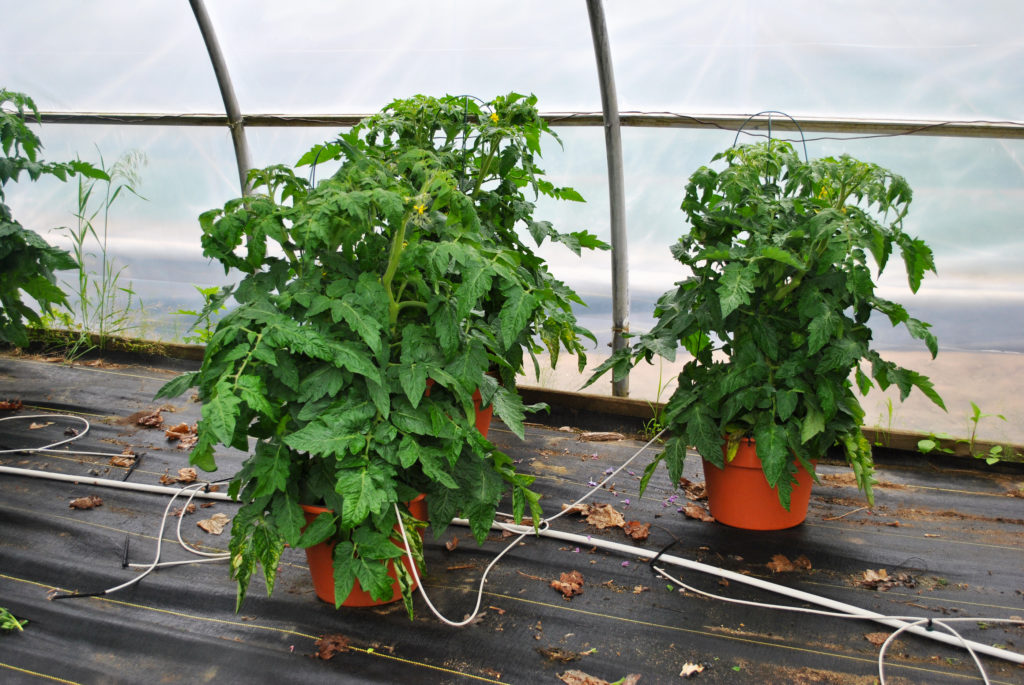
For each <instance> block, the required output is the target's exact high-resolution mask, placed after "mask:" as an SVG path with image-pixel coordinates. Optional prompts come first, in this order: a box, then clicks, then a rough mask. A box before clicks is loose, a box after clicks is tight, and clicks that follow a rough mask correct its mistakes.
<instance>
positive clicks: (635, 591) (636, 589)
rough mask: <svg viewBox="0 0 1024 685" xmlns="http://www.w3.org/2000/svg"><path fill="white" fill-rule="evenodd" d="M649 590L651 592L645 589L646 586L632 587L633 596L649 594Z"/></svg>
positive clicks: (647, 588)
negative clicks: (642, 593)
mask: <svg viewBox="0 0 1024 685" xmlns="http://www.w3.org/2000/svg"><path fill="white" fill-rule="evenodd" d="M650 590H651V588H649V587H647V586H646V585H634V586H633V594H634V595H639V594H640V593H641V592H650Z"/></svg>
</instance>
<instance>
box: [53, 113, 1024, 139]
mask: <svg viewBox="0 0 1024 685" xmlns="http://www.w3.org/2000/svg"><path fill="white" fill-rule="evenodd" d="M39 116H40V118H41V119H42V121H43V123H47V124H102V125H114V126H228V124H229V122H228V118H227V117H226V116H225V115H223V114H174V113H163V114H159V113H128V112H125V113H113V112H40V115H39ZM367 116H369V115H368V114H246V115H244V116H243V117H242V121H243V123H244V125H245V126H260V127H321V126H326V127H335V128H346V127H349V126H354V125H355V124H357V123H358V122H359V121H360V120H361V119H363V118H365V117H367ZM541 117H542V118H543V119H544V120H545V121H547V122H548V123H549V124H551V125H552V126H557V127H563V126H591V127H599V126H603V125H604V122H603V116H602V114H601V112H543V113H541ZM747 119H749V115H745V114H683V113H676V112H620V113H619V121H620V124H621V125H622V126H632V127H640V128H645V127H647V128H692V129H718V130H725V131H735V130H737V129H738V128H739V127H740V125H741V124H743V122H744V121H746V120H747ZM767 124H768V117H767V116H762V117H754V118H753V119H751V121H750V123H748V124H747V125H746V126H745V127H744V130H751V131H757V130H758V128H759V127H764V126H767ZM796 124H799V125H800V127H801V128H803V130H804V131H805V132H806V131H812V132H817V133H836V134H848V135H877V136H901V135H916V136H945V137H950V138H1004V139H1021V138H1024V122H1021V121H981V120H979V121H944V120H928V119H902V120H901V119H864V118H831V117H803V118H801V117H796V120H795V123H794V122H791V121H788V120H785V121H784V120H782V119H780V118H779V117H775V118H774V119H772V129H773V130H778V131H795V130H796Z"/></svg>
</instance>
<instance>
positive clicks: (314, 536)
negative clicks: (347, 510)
mask: <svg viewBox="0 0 1024 685" xmlns="http://www.w3.org/2000/svg"><path fill="white" fill-rule="evenodd" d="M336 530H337V526H336V525H335V516H334V513H333V512H329V511H325V512H321V513H319V514H317V517H316V518H315V519H313V520H312V521H311V522H309V524H307V525H306V527H305V529H304V530H303V531H302V536H301V537H300V538H299V541H298V542H297V543H296V544H295V545H293V546H294V547H299V548H305V547H312V546H313V545H319V544H320V543H321V542H325V541H326V540H327V539H328V538H330V537H331V536H332V535H334V532H335V531H336Z"/></svg>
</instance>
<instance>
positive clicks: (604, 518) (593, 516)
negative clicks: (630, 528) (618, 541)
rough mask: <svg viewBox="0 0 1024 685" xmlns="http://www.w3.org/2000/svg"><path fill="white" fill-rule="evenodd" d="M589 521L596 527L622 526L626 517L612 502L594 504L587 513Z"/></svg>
mask: <svg viewBox="0 0 1024 685" xmlns="http://www.w3.org/2000/svg"><path fill="white" fill-rule="evenodd" d="M586 517H587V523H589V524H590V525H592V526H594V527H596V528H601V529H604V528H621V527H622V526H624V525H625V524H626V519H624V518H623V517H622V514H620V513H619V512H618V511H616V510H615V507H613V506H612V505H610V504H592V505H590V511H588V512H587V513H586Z"/></svg>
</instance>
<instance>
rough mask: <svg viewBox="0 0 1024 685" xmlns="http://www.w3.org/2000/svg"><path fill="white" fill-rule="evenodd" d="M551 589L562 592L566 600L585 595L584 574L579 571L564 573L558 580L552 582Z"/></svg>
mask: <svg viewBox="0 0 1024 685" xmlns="http://www.w3.org/2000/svg"><path fill="white" fill-rule="evenodd" d="M551 587H553V588H554V589H556V590H558V591H559V592H561V593H562V597H564V598H565V599H571V598H572V597H574V596H576V595H579V594H583V574H582V573H580V572H579V571H570V572H569V573H563V574H562V575H561V576H559V578H558V580H552V581H551Z"/></svg>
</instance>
